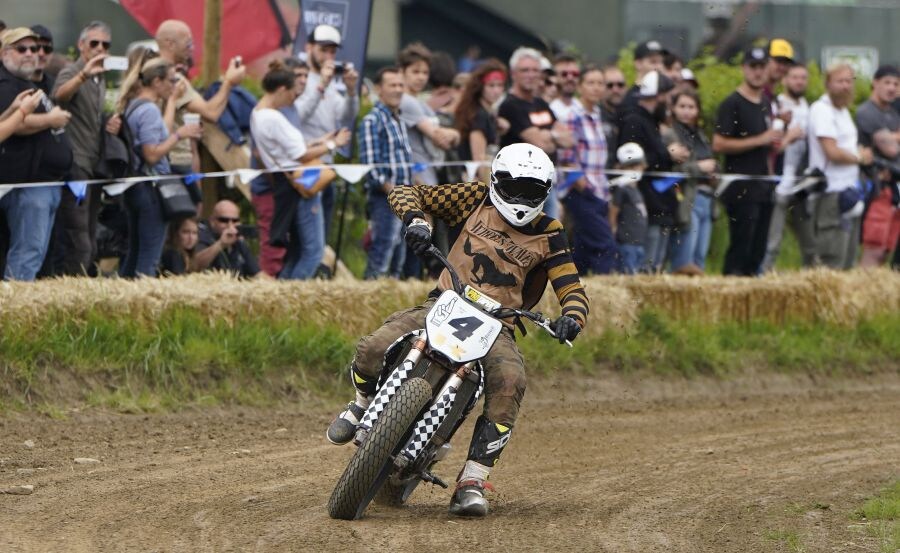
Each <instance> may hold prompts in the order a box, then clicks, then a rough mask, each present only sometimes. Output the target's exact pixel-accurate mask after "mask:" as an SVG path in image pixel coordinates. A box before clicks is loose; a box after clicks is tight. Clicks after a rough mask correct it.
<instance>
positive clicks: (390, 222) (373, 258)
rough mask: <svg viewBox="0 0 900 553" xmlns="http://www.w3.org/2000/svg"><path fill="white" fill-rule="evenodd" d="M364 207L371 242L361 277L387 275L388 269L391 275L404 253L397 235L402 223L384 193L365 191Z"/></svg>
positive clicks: (402, 245)
mask: <svg viewBox="0 0 900 553" xmlns="http://www.w3.org/2000/svg"><path fill="white" fill-rule="evenodd" d="M366 207H367V210H368V213H369V220H370V222H371V224H372V245H371V246H370V248H369V259H368V261H367V262H366V271H365V274H364V275H363V276H364V278H366V279H373V278H378V277H381V276H385V275H386V274H388V270H389V269H391V270H392V274H391V276H397V273H398V272H399V270H401V269H402V267H403V260H404V258H405V254H406V244H404V243H403V240H402V237H401V230H402V228H403V222H402V221H401V220H400V219H399V218H398V217H397V216H396V215H395V214H394V212H393V211H392V210H391V206H390V205H388V201H387V196H386V195H385V194H384V193H382V192H380V191H376V192H372V191H370V192H369V197H368V199H367V200H366Z"/></svg>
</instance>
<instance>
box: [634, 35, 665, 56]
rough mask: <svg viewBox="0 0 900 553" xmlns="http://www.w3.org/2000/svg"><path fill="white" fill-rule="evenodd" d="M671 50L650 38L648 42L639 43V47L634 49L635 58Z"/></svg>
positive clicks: (661, 53)
mask: <svg viewBox="0 0 900 553" xmlns="http://www.w3.org/2000/svg"><path fill="white" fill-rule="evenodd" d="M668 53H669V51H668V50H666V49H665V48H663V47H662V44H660V43H659V42H658V41H656V40H648V41H647V42H642V43H640V44H638V45H637V48H635V49H634V59H636V60H640V59H644V58H646V57H648V56H652V55H653V54H660V55H663V54H668Z"/></svg>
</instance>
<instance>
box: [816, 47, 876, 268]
mask: <svg viewBox="0 0 900 553" xmlns="http://www.w3.org/2000/svg"><path fill="white" fill-rule="evenodd" d="M855 78H856V75H855V73H854V71H853V68H851V67H850V66H849V65H846V64H839V65H836V66H834V67H831V68H829V69H828V71H827V72H826V74H825V90H826V92H825V94H823V95H822V97H821V98H819V99H818V100H816V101H815V102H813V104H812V106H811V107H810V108H809V166H810V167H814V168H816V169H819V170H820V171H822V172H823V173H824V174H825V181H826V185H827V188H826V189H825V192H824V193H823V194H822V195H821V196H819V198H818V200H817V201H816V204H815V208H814V213H813V225H814V229H815V233H816V256H817V257H818V261H819V262H820V263H822V264H823V265H826V266H828V267H831V268H834V269H849V268H850V267H852V266H853V264H854V263H855V262H856V252H857V249H858V246H859V231H860V216H861V215H862V210H863V198H862V194H861V193H860V192H859V190H858V188H857V181H858V180H859V166H860V165H869V164H871V163H872V150H871V149H870V148H867V147H865V146H860V144H859V139H858V133H857V131H856V125H855V124H854V123H853V117H852V116H851V115H850V110H849V109H848V107H849V106H850V104H851V103H852V102H853V93H854V85H853V83H854V80H855Z"/></svg>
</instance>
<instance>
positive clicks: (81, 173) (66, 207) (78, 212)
mask: <svg viewBox="0 0 900 553" xmlns="http://www.w3.org/2000/svg"><path fill="white" fill-rule="evenodd" d="M110 40H111V31H110V28H109V26H108V25H107V24H106V23H103V22H102V21H92V22H90V23H88V25H87V26H86V27H85V28H84V29H82V31H81V35H80V37H79V39H78V51H79V54H80V55H79V57H78V60H77V61H75V62H74V63H70V64H69V65H67V66H66V67H65V68H64V69H63V70H62V71H60V72H59V75H58V76H57V79H56V86H55V87H54V89H53V97H54V99H55V100H56V101H57V102H59V104H60V105H61V106H62V107H64V108H66V109H67V110H69V111H70V112H71V113H72V121H71V122H70V124H69V126H68V132H70V133H71V134H72V150H73V153H74V156H75V163H74V164H73V165H72V180H91V179H94V178H98V177H99V175H97V174H96V173H95V170H94V168H95V167H96V166H97V163H98V162H99V161H100V155H101V152H100V145H101V133H103V132H104V130H106V131H107V132H109V133H111V134H118V133H119V129H120V128H121V126H122V121H121V118H120V117H119V115H113V116H112V117H109V118H108V120H107V121H105V122H104V114H103V112H104V106H105V102H106V80H105V78H104V71H105V70H104V69H103V60H104V59H105V58H106V57H107V53H108V52H109V47H110V44H111V43H110ZM99 212H100V188H99V186H98V185H88V187H87V189H86V190H85V194H84V197H83V198H78V197H76V196H75V194H74V193H73V192H72V190H70V189H69V188H68V187H64V188H63V189H62V199H61V201H60V205H59V210H58V211H57V213H56V229H55V232H54V235H55V236H54V238H55V242H54V246H53V248H51V254H50V255H51V257H55V258H57V259H56V262H57V266H55V267H54V272H55V273H56V274H65V275H83V274H85V273H86V272H87V271H88V270H89V269H90V267H91V263H92V262H93V260H94V256H95V253H96V249H97V246H96V238H97V215H98V214H99Z"/></svg>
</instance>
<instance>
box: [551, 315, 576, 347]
mask: <svg viewBox="0 0 900 553" xmlns="http://www.w3.org/2000/svg"><path fill="white" fill-rule="evenodd" d="M550 328H552V329H553V333H554V334H556V338H557V339H558V340H559V343H560V344H565V343H566V340H568V341H570V342H571V341H572V340H574V339H575V337H577V336H578V333H579V332H581V326H580V325H579V324H578V323H577V322H576V321H575V319H573V318H572V317H569V316H567V315H563V316H561V317H560V318H558V319H556V320H555V321H553V323H551V324H550Z"/></svg>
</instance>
